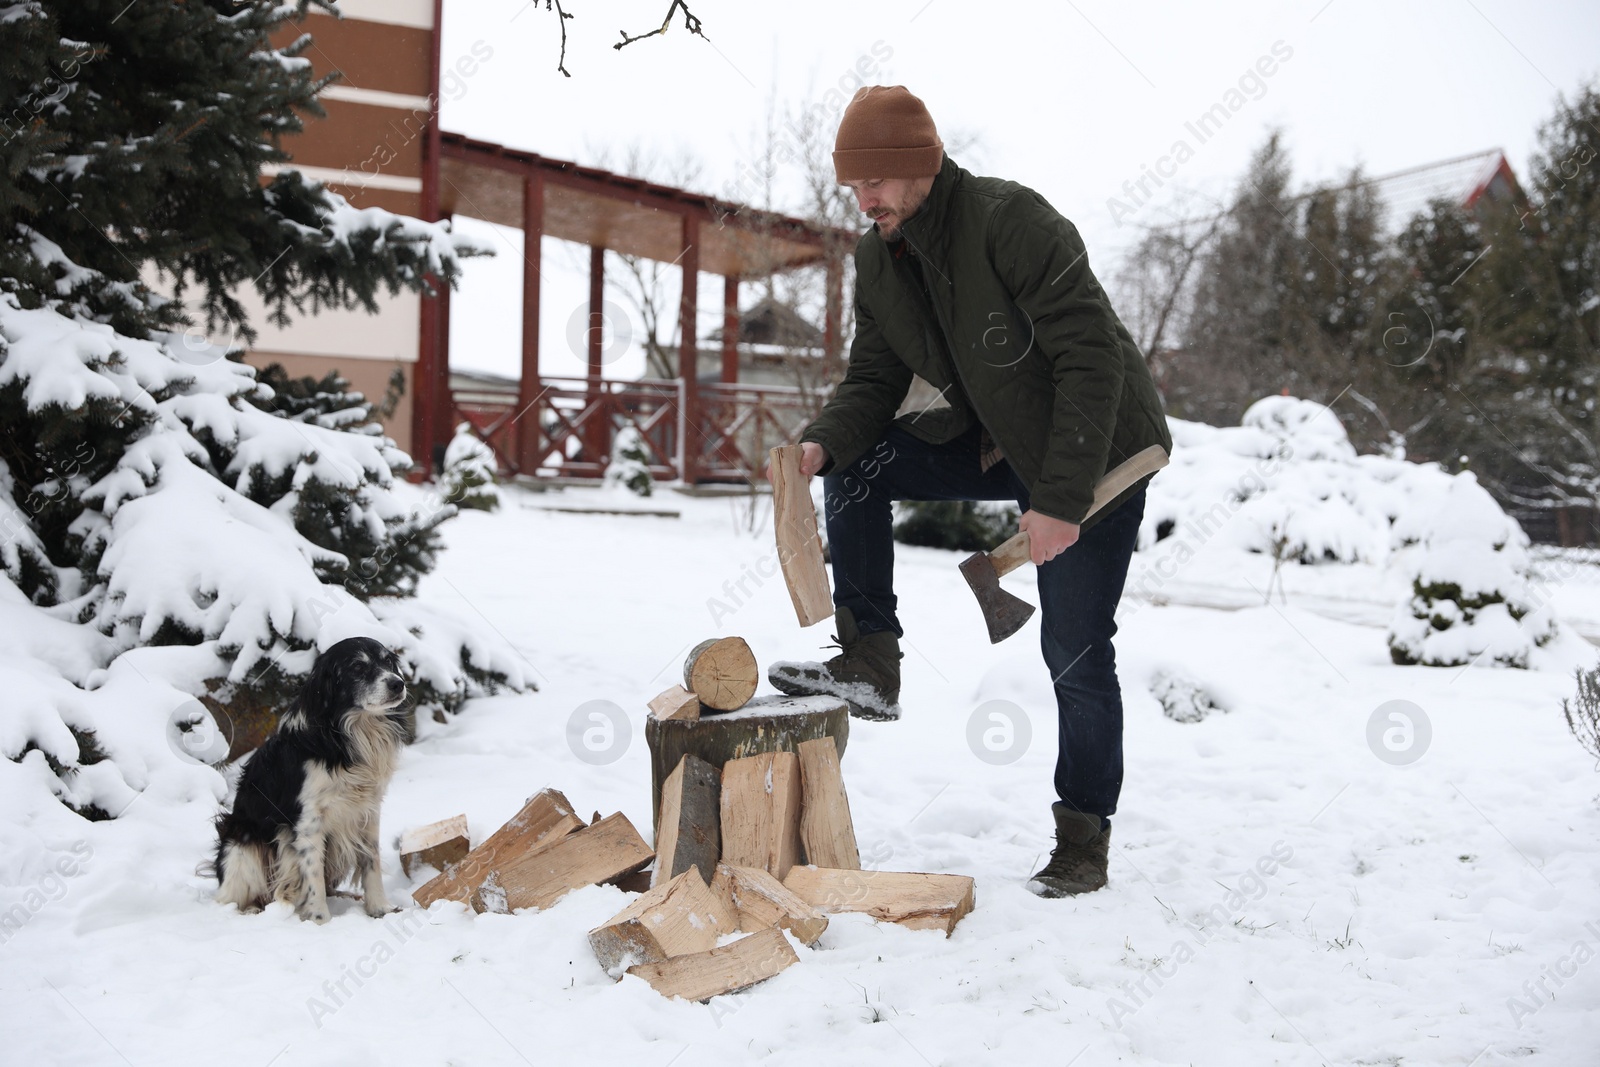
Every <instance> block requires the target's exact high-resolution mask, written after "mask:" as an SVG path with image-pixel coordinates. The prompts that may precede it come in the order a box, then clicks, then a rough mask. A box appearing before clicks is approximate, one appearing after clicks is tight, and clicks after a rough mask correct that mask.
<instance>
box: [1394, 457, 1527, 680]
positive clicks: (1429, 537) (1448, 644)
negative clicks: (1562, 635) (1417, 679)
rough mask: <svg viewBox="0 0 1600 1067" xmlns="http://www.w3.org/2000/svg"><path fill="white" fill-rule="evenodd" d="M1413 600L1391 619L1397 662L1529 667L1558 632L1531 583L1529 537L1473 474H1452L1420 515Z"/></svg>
mask: <svg viewBox="0 0 1600 1067" xmlns="http://www.w3.org/2000/svg"><path fill="white" fill-rule="evenodd" d="M1421 521H1422V522H1424V523H1425V526H1424V527H1423V531H1422V532H1423V536H1422V539H1421V541H1422V543H1421V546H1420V551H1417V550H1413V552H1414V562H1413V563H1412V567H1411V590H1412V595H1411V597H1410V599H1409V600H1408V601H1407V602H1406V603H1404V604H1402V605H1401V606H1400V608H1399V609H1398V610H1397V611H1396V613H1395V616H1394V619H1393V620H1392V621H1391V622H1390V624H1389V655H1390V657H1391V658H1392V659H1393V660H1394V662H1396V663H1399V664H1422V665H1424V666H1429V667H1452V666H1460V665H1463V664H1467V663H1471V662H1473V661H1475V660H1477V659H1479V658H1480V657H1486V658H1487V659H1488V661H1489V662H1491V663H1494V664H1498V665H1500V666H1505V667H1521V668H1526V667H1527V666H1528V661H1529V657H1530V655H1531V654H1532V651H1533V649H1534V648H1535V647H1542V646H1544V645H1546V644H1548V643H1549V642H1550V641H1551V640H1552V639H1553V638H1554V637H1555V636H1556V633H1557V629H1556V622H1555V618H1554V616H1553V615H1552V614H1551V612H1550V609H1549V607H1548V606H1546V605H1542V604H1537V603H1536V602H1535V599H1534V597H1533V596H1532V591H1531V589H1530V588H1529V578H1530V576H1531V570H1530V562H1529V557H1528V536H1527V534H1525V533H1524V532H1523V531H1522V527H1521V526H1519V525H1518V524H1517V521H1516V520H1515V519H1513V518H1511V517H1510V516H1509V515H1507V514H1506V513H1505V512H1504V511H1502V510H1501V509H1500V505H1498V504H1496V503H1495V502H1494V498H1493V497H1491V496H1490V495H1489V493H1488V490H1486V489H1484V488H1483V487H1482V486H1481V485H1479V484H1478V479H1477V477H1476V476H1474V475H1473V474H1472V473H1471V472H1463V473H1461V474H1458V475H1456V476H1455V477H1454V478H1453V479H1452V480H1451V484H1450V489H1449V492H1448V493H1447V494H1445V497H1444V499H1443V501H1442V502H1441V503H1440V505H1439V506H1438V507H1437V508H1435V509H1433V510H1432V511H1431V512H1429V513H1428V514H1427V515H1426V516H1425V517H1424V518H1422V519H1421Z"/></svg>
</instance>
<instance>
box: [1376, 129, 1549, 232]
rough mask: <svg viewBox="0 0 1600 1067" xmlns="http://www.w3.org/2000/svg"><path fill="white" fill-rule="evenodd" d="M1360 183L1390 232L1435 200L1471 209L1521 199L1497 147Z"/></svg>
mask: <svg viewBox="0 0 1600 1067" xmlns="http://www.w3.org/2000/svg"><path fill="white" fill-rule="evenodd" d="M1361 184H1362V185H1366V186H1369V187H1370V188H1372V189H1373V190H1374V191H1375V192H1376V193H1377V194H1378V198H1379V199H1380V200H1381V201H1382V202H1383V205H1384V209H1385V216H1384V224H1385V226H1386V227H1387V228H1388V229H1389V230H1391V231H1399V230H1401V229H1403V228H1404V227H1405V225H1406V223H1408V222H1410V221H1411V219H1412V217H1413V216H1415V215H1416V214H1418V213H1419V212H1422V211H1426V210H1427V207H1428V204H1430V203H1431V202H1432V201H1434V200H1448V201H1449V202H1450V203H1452V204H1456V205H1457V206H1459V207H1463V208H1468V209H1470V208H1473V207H1476V206H1477V205H1478V203H1479V202H1480V201H1483V200H1488V201H1490V202H1493V203H1502V202H1504V203H1509V202H1512V201H1515V200H1517V199H1519V198H1521V197H1522V188H1521V186H1519V185H1518V184H1517V178H1516V175H1515V174H1513V173H1512V171H1511V164H1510V163H1509V162H1507V160H1506V155H1505V153H1504V152H1502V151H1501V150H1500V149H1498V148H1491V149H1489V150H1488V151H1485V152H1474V153H1473V154H1472V155H1468V156H1458V157H1456V158H1455V159H1445V160H1441V161H1439V162H1437V163H1425V164H1423V165H1421V166H1418V167H1407V168H1406V169H1405V170H1398V171H1395V172H1394V173H1392V174H1380V175H1377V176H1376V177H1372V178H1368V179H1366V180H1365V181H1364V182H1362V183H1361Z"/></svg>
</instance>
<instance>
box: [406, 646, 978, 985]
mask: <svg viewBox="0 0 1600 1067" xmlns="http://www.w3.org/2000/svg"><path fill="white" fill-rule="evenodd" d="M732 643H736V644H732ZM741 649H742V652H741ZM755 677H756V671H755V658H754V656H751V655H750V653H749V648H748V646H747V645H745V643H744V642H743V641H742V640H740V639H738V638H725V639H723V640H722V641H718V642H707V643H705V644H703V645H701V646H699V647H697V648H696V649H695V650H694V651H693V652H692V653H691V654H690V657H689V661H688V663H687V664H686V666H685V672H684V682H685V684H684V686H674V687H673V688H672V689H671V690H668V691H667V692H666V693H663V694H661V695H660V696H658V697H657V698H656V699H655V700H652V701H651V702H650V708H651V720H652V721H651V723H650V724H649V725H650V726H651V727H652V728H659V727H660V726H661V725H662V724H663V723H665V722H667V721H669V720H680V721H681V720H696V721H698V720H700V719H701V718H702V716H704V718H705V719H706V720H708V721H706V722H705V723H703V724H702V725H701V726H698V727H697V728H696V733H695V735H694V736H693V737H691V738H690V740H689V741H688V742H687V744H688V745H689V746H690V747H693V746H695V745H698V746H699V748H700V750H701V754H696V753H695V752H694V751H686V752H684V753H683V754H682V755H681V756H678V757H676V763H675V765H674V766H673V769H672V770H671V772H670V773H669V774H667V775H666V777H665V780H664V781H663V782H662V784H661V788H660V795H659V797H658V798H657V799H658V801H659V808H658V812H659V814H658V817H657V820H656V834H655V848H654V849H653V850H652V849H651V848H650V847H649V846H648V845H646V844H645V842H644V840H643V839H642V838H641V837H640V835H639V833H638V831H637V830H635V829H634V827H633V825H632V824H631V823H630V822H629V821H628V819H627V818H626V817H624V816H623V815H622V814H621V813H617V814H614V815H610V816H608V817H606V818H601V817H600V815H599V813H598V812H596V813H595V816H594V818H593V819H592V820H591V821H590V822H589V823H588V824H585V822H584V821H583V819H581V818H579V817H578V815H577V814H575V812H574V811H573V808H572V805H571V804H570V803H568V801H567V798H566V797H565V796H563V795H562V794H561V793H559V792H557V791H556V790H553V789H546V790H544V791H543V792H541V793H539V794H538V795H536V796H534V797H533V798H531V799H530V800H529V801H528V802H527V803H526V804H525V805H524V807H523V809H522V810H521V811H520V812H518V813H517V815H516V816H515V817H514V818H513V819H512V820H511V821H510V822H508V823H506V824H505V825H504V826H502V827H501V828H500V829H499V830H497V831H495V833H494V834H492V835H491V836H490V837H489V838H488V840H486V841H484V842H483V843H482V844H480V845H478V846H477V847H476V848H470V847H469V842H468V841H467V837H466V820H465V819H464V818H463V817H461V816H457V817H455V818H454V819H447V820H445V821H444V822H442V823H435V824H434V825H433V826H430V827H423V828H421V829H419V830H415V831H411V832H410V833H408V834H406V835H405V836H404V837H403V838H402V840H401V848H400V851H401V864H402V866H403V867H404V869H405V870H406V872H407V873H408V874H409V873H410V872H411V871H413V870H415V869H419V867H420V866H421V865H423V864H426V865H429V866H432V867H433V868H435V869H437V870H440V871H442V872H443V873H442V874H439V875H438V876H437V877H435V878H433V879H432V880H431V881H429V882H427V883H426V884H424V885H422V886H421V887H420V888H418V889H417V890H416V891H415V892H414V893H413V894H412V896H413V898H414V899H415V900H416V901H417V903H418V904H420V905H422V906H423V907H424V908H426V907H428V906H430V905H431V904H432V903H433V902H434V901H436V900H458V901H461V902H462V903H464V904H467V905H469V906H470V907H472V908H473V909H474V910H475V911H478V912H486V911H487V912H499V913H509V912H513V911H516V910H517V909H519V908H548V907H549V906H550V905H552V904H554V903H555V902H556V901H557V900H559V899H560V898H561V897H562V896H564V895H565V894H566V893H568V892H570V891H572V890H573V889H577V888H580V887H582V886H586V885H595V884H602V883H609V884H613V885H618V886H621V887H622V888H624V889H626V890H629V891H638V892H639V893H640V895H639V896H638V897H637V898H636V899H635V900H634V901H633V902H632V903H630V904H629V905H628V906H627V907H626V908H624V909H623V910H622V911H620V912H618V913H617V914H616V915H614V916H612V917H611V919H609V920H608V921H607V922H605V923H603V924H601V925H600V926H598V927H596V928H595V929H593V930H591V931H590V932H589V943H590V945H591V946H592V947H593V949H594V953H595V956H596V958H597V959H598V960H599V961H600V965H601V967H603V968H604V969H605V970H606V972H607V973H608V974H610V975H611V976H612V977H614V978H619V979H620V978H621V977H622V975H623V974H634V975H637V976H639V977H641V978H643V979H644V980H645V981H647V982H649V983H650V984H651V985H652V986H653V987H655V989H657V990H658V991H659V992H661V993H662V994H664V995H667V996H677V997H684V998H685V999H689V1000H706V999H708V998H710V997H713V996H717V995H719V994H722V993H731V992H734V991H737V990H740V989H745V988H747V987H749V986H751V985H754V984H756V983H757V982H760V981H764V980H765V979H767V978H771V977H772V976H773V975H775V974H777V973H779V972H780V971H782V970H784V969H785V968H786V967H788V966H790V965H791V964H793V963H796V962H798V960H799V957H798V956H796V954H795V952H794V949H793V947H792V946H791V945H790V942H789V940H788V938H786V937H785V936H784V935H785V932H787V933H788V934H789V935H792V936H793V937H794V939H795V940H796V941H798V942H800V943H801V944H804V945H811V944H814V943H815V942H816V940H817V939H818V938H819V937H821V936H822V933H823V931H824V930H826V929H827V926H828V918H827V916H828V915H829V914H831V913H837V912H861V913H865V914H868V915H871V916H873V917H874V918H876V919H879V920H882V921H886V922H894V923H899V924H901V925H903V926H908V927H912V928H914V929H919V930H921V929H934V930H942V931H944V932H945V934H946V935H947V936H948V935H949V933H950V932H951V930H953V929H954V928H955V925H956V923H957V922H959V921H960V919H961V917H962V916H964V915H966V914H967V912H969V911H971V910H972V906H973V882H972V879H971V878H968V877H965V876H963V875H951V874H912V873H898V872H889V871H863V870H861V869H860V868H861V860H860V855H859V852H858V850H857V847H856V839H855V829H854V824H853V821H852V819H851V816H850V804H849V799H848V797H847V796H846V793H845V787H844V778H843V775H842V773H841V770H840V764H839V756H840V753H841V751H842V749H843V743H844V739H843V736H842V735H843V734H844V733H845V732H846V730H847V725H846V724H847V723H848V719H847V717H845V716H843V715H842V714H838V715H833V714H831V713H832V712H834V711H836V710H842V709H834V708H832V707H829V706H828V704H829V702H830V701H831V698H825V699H822V701H821V703H822V705H823V706H822V707H821V709H820V710H819V709H818V707H817V705H816V703H815V702H816V701H817V700H818V699H819V698H808V699H809V700H811V701H812V702H813V703H807V702H806V701H804V700H800V701H797V700H792V699H787V698H782V699H780V698H771V699H768V698H763V701H766V703H763V701H756V702H755V703H754V705H751V706H750V707H746V705H747V702H749V701H750V698H751V696H752V695H753V694H754V692H755V681H754V679H755ZM747 683H748V684H747ZM741 708H745V710H744V711H743V712H741V713H740V715H742V716H743V721H744V722H746V723H751V722H753V723H756V724H758V726H760V727H761V729H760V730H759V731H758V732H755V733H751V732H749V731H741V730H738V729H736V727H737V725H738V721H739V717H738V716H731V715H730V716H729V717H728V719H727V720H725V725H726V726H727V727H728V729H726V730H725V729H723V726H724V723H718V722H713V721H709V720H713V719H714V718H715V717H716V716H717V715H718V714H719V713H727V712H732V711H738V710H739V709H741ZM785 715H787V716H788V718H803V719H805V720H807V722H808V724H809V726H808V728H809V729H811V730H812V731H815V730H818V729H826V728H832V729H835V730H836V731H837V732H838V734H839V735H840V736H814V737H811V738H809V739H804V740H801V739H799V738H801V737H803V736H804V735H805V732H806V730H805V729H792V728H785V729H772V728H770V727H769V726H768V725H767V724H768V723H769V722H771V721H778V720H781V719H783V718H784V716H785ZM829 724H832V725H831V726H830V725H829ZM730 731H731V732H732V734H733V735H734V736H735V737H736V738H737V739H738V740H737V741H736V743H733V744H732V745H731V746H730V742H729V741H728V739H727V737H726V736H721V735H725V734H728V733H729V732H730ZM680 732H681V731H680ZM655 736H656V737H659V732H657V733H656V734H655ZM701 736H703V737H704V738H707V739H709V740H706V741H704V742H701V741H698V740H696V739H695V738H698V737H701ZM678 743H679V744H680V745H682V744H685V742H684V741H683V739H682V738H681V737H680V738H679V739H678ZM769 743H770V744H771V746H772V748H771V750H769V751H752V752H750V754H748V755H738V754H736V753H737V751H740V750H743V751H748V750H749V749H750V748H751V747H752V746H755V747H759V746H761V745H763V744H769ZM730 747H732V748H733V749H734V751H732V752H730V751H729V749H730ZM652 748H653V750H656V749H657V744H656V741H655V740H653V741H652ZM674 751H676V750H674ZM656 754H657V755H659V754H660V753H659V751H656ZM702 756H704V758H702ZM719 764H720V765H719ZM652 860H653V861H654V866H653V867H651V863H652ZM647 868H649V869H648V870H647ZM734 934H743V935H744V936H742V937H739V938H737V939H736V940H731V941H728V942H727V943H726V944H724V943H722V942H723V941H724V940H725V939H727V938H729V937H730V936H731V935H734Z"/></svg>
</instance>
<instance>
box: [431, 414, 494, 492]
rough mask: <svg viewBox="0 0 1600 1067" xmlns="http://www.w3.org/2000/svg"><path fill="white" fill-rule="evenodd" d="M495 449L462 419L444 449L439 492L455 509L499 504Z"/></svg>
mask: <svg viewBox="0 0 1600 1067" xmlns="http://www.w3.org/2000/svg"><path fill="white" fill-rule="evenodd" d="M494 468H495V462H494V450H493V449H491V448H490V447H489V446H488V445H486V444H484V443H483V441H481V440H479V438H478V435H477V434H475V433H473V432H472V424H471V423H470V422H463V423H462V424H461V425H460V426H457V427H456V435H455V436H454V437H452V438H451V439H450V446H449V447H448V448H446V449H445V450H444V469H443V470H442V471H441V472H440V474H439V492H440V493H441V494H442V495H443V496H444V498H445V500H447V501H449V502H450V503H452V504H454V505H455V506H456V507H458V508H476V509H478V510H479V511H493V510H494V509H495V508H497V507H499V506H500V488H499V487H498V486H496V485H495V484H494Z"/></svg>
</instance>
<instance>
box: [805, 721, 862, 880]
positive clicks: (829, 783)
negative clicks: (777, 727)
mask: <svg viewBox="0 0 1600 1067" xmlns="http://www.w3.org/2000/svg"><path fill="white" fill-rule="evenodd" d="M798 754H799V756H800V787H801V799H800V844H801V846H802V847H803V848H804V849H805V853H806V862H807V863H810V864H814V865H816V866H818V867H833V868H837V869H840V870H859V869H860V868H861V853H860V851H859V850H858V849H857V848H856V829H855V823H854V821H853V820H852V819H851V818H850V799H849V797H848V795H847V794H846V793H845V788H844V774H843V772H842V771H841V770H840V768H839V750H838V748H837V747H836V746H834V745H832V744H830V743H829V741H828V739H827V738H825V737H823V738H818V739H816V740H814V741H802V742H801V743H800V746H799V750H798Z"/></svg>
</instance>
